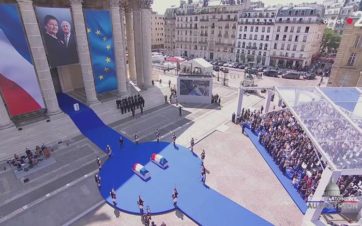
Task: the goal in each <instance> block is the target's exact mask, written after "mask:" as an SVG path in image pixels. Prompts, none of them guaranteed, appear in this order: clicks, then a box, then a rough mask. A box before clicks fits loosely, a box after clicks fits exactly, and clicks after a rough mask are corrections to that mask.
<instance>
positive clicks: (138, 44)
mask: <svg viewBox="0 0 362 226" xmlns="http://www.w3.org/2000/svg"><path fill="white" fill-rule="evenodd" d="M136 5H137V4H135V7H134V8H133V29H134V30H133V31H134V36H133V38H134V51H135V54H134V56H135V66H136V73H137V74H136V82H137V86H138V87H139V88H141V89H143V88H144V87H143V68H142V61H143V58H142V28H141V11H140V8H138V7H137V6H136Z"/></svg>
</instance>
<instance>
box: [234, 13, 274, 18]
mask: <svg viewBox="0 0 362 226" xmlns="http://www.w3.org/2000/svg"><path fill="white" fill-rule="evenodd" d="M274 17H275V14H271V15H269V16H266V15H255V14H253V15H247V14H241V15H240V16H239V18H274Z"/></svg>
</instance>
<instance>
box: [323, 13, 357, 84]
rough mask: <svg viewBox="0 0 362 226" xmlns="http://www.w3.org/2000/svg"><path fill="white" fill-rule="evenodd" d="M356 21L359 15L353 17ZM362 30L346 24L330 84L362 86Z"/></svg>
mask: <svg viewBox="0 0 362 226" xmlns="http://www.w3.org/2000/svg"><path fill="white" fill-rule="evenodd" d="M353 19H354V21H353V22H355V21H356V20H357V17H355V18H353ZM361 71H362V30H361V29H360V28H359V27H355V26H353V23H352V25H348V24H346V25H345V27H344V30H343V35H342V40H341V44H340V45H339V48H338V51H337V56H336V59H335V61H334V64H333V66H332V71H331V76H330V78H329V81H328V86H347V87H351V86H359V87H362V75H361Z"/></svg>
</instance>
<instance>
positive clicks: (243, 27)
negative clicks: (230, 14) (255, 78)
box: [235, 8, 278, 65]
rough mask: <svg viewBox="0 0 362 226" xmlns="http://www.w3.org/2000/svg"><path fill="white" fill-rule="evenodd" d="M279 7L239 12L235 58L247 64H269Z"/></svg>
mask: <svg viewBox="0 0 362 226" xmlns="http://www.w3.org/2000/svg"><path fill="white" fill-rule="evenodd" d="M277 13H278V9H277V8H255V9H250V10H246V11H241V12H239V15H238V29H237V30H238V32H237V40H236V43H235V50H236V54H235V60H236V61H237V62H242V63H245V64H247V65H269V63H270V48H271V43H272V37H273V33H274V25H275V17H276V15H277Z"/></svg>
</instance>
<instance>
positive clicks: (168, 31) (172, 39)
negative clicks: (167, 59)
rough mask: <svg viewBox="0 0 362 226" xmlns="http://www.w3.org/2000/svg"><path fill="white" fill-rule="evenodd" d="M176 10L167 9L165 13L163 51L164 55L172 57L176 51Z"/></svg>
mask: <svg viewBox="0 0 362 226" xmlns="http://www.w3.org/2000/svg"><path fill="white" fill-rule="evenodd" d="M177 9H178V8H176V7H175V8H168V9H166V12H165V16H164V18H165V22H164V23H165V26H164V29H165V33H164V35H165V36H164V37H165V51H166V55H168V56H174V55H176V54H175V50H176V11H177Z"/></svg>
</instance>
